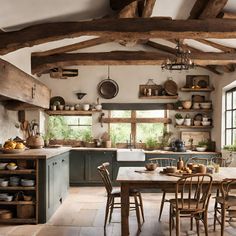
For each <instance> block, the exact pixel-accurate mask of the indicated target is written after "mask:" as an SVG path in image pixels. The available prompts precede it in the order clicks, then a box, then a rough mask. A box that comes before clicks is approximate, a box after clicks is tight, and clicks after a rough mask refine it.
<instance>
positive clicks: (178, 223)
mask: <svg viewBox="0 0 236 236" xmlns="http://www.w3.org/2000/svg"><path fill="white" fill-rule="evenodd" d="M179 235H180V217H179V211H178V210H177V209H176V236H179Z"/></svg>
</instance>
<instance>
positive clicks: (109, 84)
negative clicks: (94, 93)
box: [98, 66, 119, 99]
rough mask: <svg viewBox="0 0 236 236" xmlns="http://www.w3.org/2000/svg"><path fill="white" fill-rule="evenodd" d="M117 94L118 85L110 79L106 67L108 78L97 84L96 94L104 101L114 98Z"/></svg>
mask: <svg viewBox="0 0 236 236" xmlns="http://www.w3.org/2000/svg"><path fill="white" fill-rule="evenodd" d="M118 92H119V86H118V84H117V83H116V82H115V81H114V80H112V79H110V67H109V66H108V77H107V79H105V80H102V81H101V82H100V83H99V84H98V94H99V95H100V96H101V97H102V98H105V99H111V98H114V97H115V96H116V95H117V94H118Z"/></svg>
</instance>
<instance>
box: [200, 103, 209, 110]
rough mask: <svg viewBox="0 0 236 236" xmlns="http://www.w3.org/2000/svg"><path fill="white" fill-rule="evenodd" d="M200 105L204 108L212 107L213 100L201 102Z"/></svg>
mask: <svg viewBox="0 0 236 236" xmlns="http://www.w3.org/2000/svg"><path fill="white" fill-rule="evenodd" d="M200 107H201V108H202V109H210V108H211V102H201V103H200Z"/></svg>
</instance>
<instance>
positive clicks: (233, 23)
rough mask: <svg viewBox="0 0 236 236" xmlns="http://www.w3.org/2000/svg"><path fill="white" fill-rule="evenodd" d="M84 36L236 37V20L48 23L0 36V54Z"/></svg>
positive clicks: (137, 37)
mask: <svg viewBox="0 0 236 236" xmlns="http://www.w3.org/2000/svg"><path fill="white" fill-rule="evenodd" d="M82 35H94V36H104V37H112V38H116V39H128V40H130V39H145V38H164V39H174V38H180V39H184V38H190V39H191V38H192V39H195V38H236V20H229V19H227V20H224V19H207V20H161V19H155V18H135V19H129V18H128V19H100V20H92V21H83V22H59V23H47V24H41V25H35V26H31V27H28V28H25V29H22V30H19V31H14V32H8V33H3V34H0V55H3V54H6V53H9V52H12V51H15V50H17V49H19V48H23V47H30V46H33V45H38V44H42V43H47V42H51V41H55V40H60V39H64V38H74V37H79V36H82Z"/></svg>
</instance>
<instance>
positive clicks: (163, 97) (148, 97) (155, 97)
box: [139, 95, 178, 99]
mask: <svg viewBox="0 0 236 236" xmlns="http://www.w3.org/2000/svg"><path fill="white" fill-rule="evenodd" d="M139 98H140V99H177V98H178V96H177V95H176V96H139Z"/></svg>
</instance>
